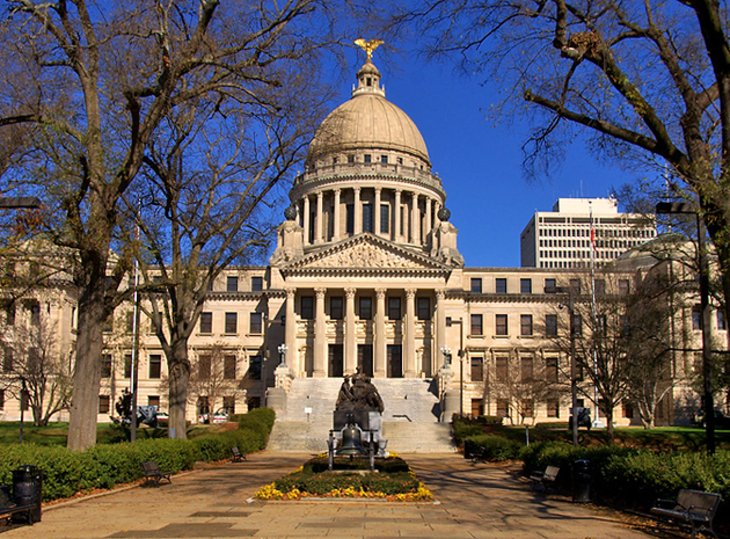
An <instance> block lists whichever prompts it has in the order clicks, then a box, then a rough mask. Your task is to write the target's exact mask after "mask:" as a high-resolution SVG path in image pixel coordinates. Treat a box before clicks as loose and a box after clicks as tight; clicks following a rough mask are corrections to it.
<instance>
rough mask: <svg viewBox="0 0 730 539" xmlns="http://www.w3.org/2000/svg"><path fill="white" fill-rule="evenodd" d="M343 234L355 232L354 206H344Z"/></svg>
mask: <svg viewBox="0 0 730 539" xmlns="http://www.w3.org/2000/svg"><path fill="white" fill-rule="evenodd" d="M345 232H347V233H348V234H353V233H354V232H355V205H354V204H345Z"/></svg>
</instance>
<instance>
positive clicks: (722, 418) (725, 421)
mask: <svg viewBox="0 0 730 539" xmlns="http://www.w3.org/2000/svg"><path fill="white" fill-rule="evenodd" d="M695 423H697V424H698V425H699V426H700V427H702V428H705V411H704V410H702V409H700V410H697V413H696V414H695ZM715 428H716V429H730V417H728V416H726V415H725V414H724V413H722V411H721V410H717V409H716V410H715Z"/></svg>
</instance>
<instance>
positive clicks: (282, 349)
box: [277, 343, 289, 367]
mask: <svg viewBox="0 0 730 539" xmlns="http://www.w3.org/2000/svg"><path fill="white" fill-rule="evenodd" d="M288 349H289V348H288V347H287V345H286V344H284V343H282V344H280V345H279V347H278V348H277V350H278V352H279V365H280V366H281V367H286V351H287V350H288Z"/></svg>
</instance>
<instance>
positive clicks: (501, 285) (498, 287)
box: [494, 277, 507, 294]
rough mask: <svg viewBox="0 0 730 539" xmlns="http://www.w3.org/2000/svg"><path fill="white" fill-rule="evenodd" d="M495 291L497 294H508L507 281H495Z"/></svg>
mask: <svg viewBox="0 0 730 539" xmlns="http://www.w3.org/2000/svg"><path fill="white" fill-rule="evenodd" d="M494 291H495V292H496V293H497V294H506V293H507V279H505V278H504V277H497V278H496V279H495V280H494Z"/></svg>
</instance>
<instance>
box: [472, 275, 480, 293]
mask: <svg viewBox="0 0 730 539" xmlns="http://www.w3.org/2000/svg"><path fill="white" fill-rule="evenodd" d="M470 290H471V291H472V292H473V293H474V294H481V293H482V279H481V277H472V278H471V288H470Z"/></svg>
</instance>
